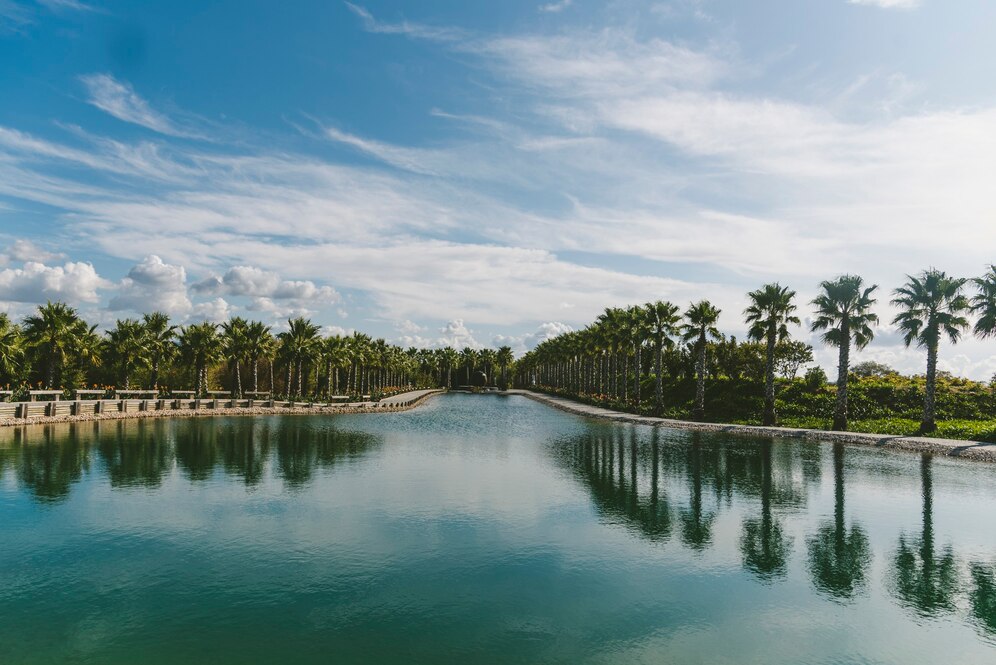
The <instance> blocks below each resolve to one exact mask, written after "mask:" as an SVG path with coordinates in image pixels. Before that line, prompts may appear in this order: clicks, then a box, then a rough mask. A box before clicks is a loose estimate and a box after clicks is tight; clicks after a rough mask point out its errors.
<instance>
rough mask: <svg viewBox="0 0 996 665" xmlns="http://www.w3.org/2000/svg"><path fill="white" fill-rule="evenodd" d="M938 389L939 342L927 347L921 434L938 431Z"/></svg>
mask: <svg viewBox="0 0 996 665" xmlns="http://www.w3.org/2000/svg"><path fill="white" fill-rule="evenodd" d="M936 389H937V342H934V343H932V344H930V345H929V346H928V347H927V386H926V390H925V391H924V395H923V421H922V422H921V423H920V433H921V434H929V433H931V432H934V431H936V430H937V423H935V422H934V407H935V391H936Z"/></svg>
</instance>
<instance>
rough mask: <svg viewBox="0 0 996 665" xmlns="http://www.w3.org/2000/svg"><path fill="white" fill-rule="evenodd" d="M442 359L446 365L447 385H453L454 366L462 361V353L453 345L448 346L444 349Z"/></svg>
mask: <svg viewBox="0 0 996 665" xmlns="http://www.w3.org/2000/svg"><path fill="white" fill-rule="evenodd" d="M441 357H442V361H443V364H444V365H445V366H446V387H447V388H452V387H453V368H454V367H456V366H457V363H458V362H460V354H459V353H457V350H456V349H454V348H453V347H452V346H447V347H446V348H444V349H443V350H442V354H441Z"/></svg>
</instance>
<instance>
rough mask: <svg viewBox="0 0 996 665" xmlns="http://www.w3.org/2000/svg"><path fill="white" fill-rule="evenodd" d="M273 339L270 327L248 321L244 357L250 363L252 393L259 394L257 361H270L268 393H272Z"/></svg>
mask: <svg viewBox="0 0 996 665" xmlns="http://www.w3.org/2000/svg"><path fill="white" fill-rule="evenodd" d="M274 347H275V344H274V339H273V335H272V334H271V333H270V326H268V325H266V324H265V323H263V322H262V321H250V322H249V324H248V326H247V327H246V329H245V352H246V353H245V357H246V360H247V361H248V362H250V363H252V391H253V392H259V361H260V360H263V359H270V361H271V362H270V392H271V393H272V392H273V362H272V358H273V352H274Z"/></svg>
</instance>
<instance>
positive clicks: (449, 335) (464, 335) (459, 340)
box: [435, 319, 484, 349]
mask: <svg viewBox="0 0 996 665" xmlns="http://www.w3.org/2000/svg"><path fill="white" fill-rule="evenodd" d="M439 332H440V336H439V338H438V339H437V340H436V344H435V345H436V346H452V347H453V348H455V349H462V348H465V347H468V346H469V347H470V348H472V349H481V348H484V345H483V344H481V343H480V342H478V341H477V340H476V339H474V333H473V331H472V330H470V329H469V328H468V327H467V326H466V324H465V323H464V322H463V319H453V320H452V321H448V322H447V323H446V325H445V326H443V327H442V328H440V329H439Z"/></svg>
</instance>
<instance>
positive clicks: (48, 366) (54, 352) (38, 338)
mask: <svg viewBox="0 0 996 665" xmlns="http://www.w3.org/2000/svg"><path fill="white" fill-rule="evenodd" d="M81 323H82V320H81V319H80V318H79V315H78V314H77V313H76V310H75V309H73V308H72V307H70V306H69V305H67V304H65V303H62V302H52V301H49V302H47V303H46V304H44V305H41V306H40V307H38V313H37V314H35V315H33V316H29V317H27V318H25V319H24V326H23V328H22V330H23V333H22V334H23V336H24V342H25V346H26V347H27V348H28V349H29V350H31V351H32V352H33V353H34V354H35V356H36V357H37V358H39V359H40V360H43V362H44V363H45V385H46V387H47V388H48V389H49V390H51V389H52V387H53V386H54V385H55V375H56V371H57V370H59V369H61V368H63V367H64V366H65V365H66V364H68V363H69V362H70V360H71V359H72V357H73V350H74V349H75V348H76V346H77V341H78V337H79V335H80V333H81V332H83V329H85V327H86V326H85V324H83V329H81Z"/></svg>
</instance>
